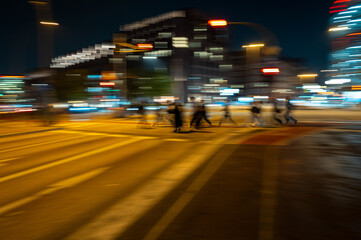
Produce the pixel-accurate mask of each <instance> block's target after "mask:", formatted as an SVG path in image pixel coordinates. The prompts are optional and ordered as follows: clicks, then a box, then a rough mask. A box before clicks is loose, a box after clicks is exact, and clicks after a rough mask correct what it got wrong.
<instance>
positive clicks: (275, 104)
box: [272, 99, 283, 125]
mask: <svg viewBox="0 0 361 240" xmlns="http://www.w3.org/2000/svg"><path fill="white" fill-rule="evenodd" d="M272 104H273V119H274V120H276V121H277V122H278V123H279V125H282V124H283V122H282V120H281V119H280V118H279V115H280V113H281V109H280V108H279V107H278V101H277V99H274V100H273V101H272Z"/></svg>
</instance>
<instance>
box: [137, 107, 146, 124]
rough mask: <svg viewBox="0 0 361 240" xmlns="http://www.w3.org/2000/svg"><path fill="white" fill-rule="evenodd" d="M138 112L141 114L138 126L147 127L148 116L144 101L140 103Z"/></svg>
mask: <svg viewBox="0 0 361 240" xmlns="http://www.w3.org/2000/svg"><path fill="white" fill-rule="evenodd" d="M138 114H139V122H138V125H137V127H140V128H142V127H144V128H145V127H146V125H147V118H146V115H145V114H146V113H145V108H144V103H143V102H142V103H140V104H139V105H138Z"/></svg>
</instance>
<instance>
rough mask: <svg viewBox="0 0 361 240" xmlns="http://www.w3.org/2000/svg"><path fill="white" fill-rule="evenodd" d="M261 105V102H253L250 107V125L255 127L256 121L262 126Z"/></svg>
mask: <svg viewBox="0 0 361 240" xmlns="http://www.w3.org/2000/svg"><path fill="white" fill-rule="evenodd" d="M261 105H262V102H254V103H253V104H252V107H251V109H250V110H251V119H252V120H251V121H252V125H251V126H252V127H255V126H256V125H257V122H258V124H259V125H260V126H263V121H262V118H261V111H262V109H261Z"/></svg>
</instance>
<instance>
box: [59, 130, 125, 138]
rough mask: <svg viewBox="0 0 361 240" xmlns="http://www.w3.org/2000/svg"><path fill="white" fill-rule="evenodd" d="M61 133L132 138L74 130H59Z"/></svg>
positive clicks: (123, 136)
mask: <svg viewBox="0 0 361 240" xmlns="http://www.w3.org/2000/svg"><path fill="white" fill-rule="evenodd" d="M57 132H60V133H71V134H74V133H76V134H83V135H91V136H108V137H121V138H125V137H130V135H123V134H111V133H97V132H82V131H72V130H58V131H57Z"/></svg>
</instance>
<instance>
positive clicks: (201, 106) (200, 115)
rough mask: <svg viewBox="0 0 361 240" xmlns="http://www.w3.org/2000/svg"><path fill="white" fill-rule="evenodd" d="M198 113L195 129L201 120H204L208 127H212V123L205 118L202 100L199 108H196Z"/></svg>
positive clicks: (204, 107) (204, 106) (205, 112)
mask: <svg viewBox="0 0 361 240" xmlns="http://www.w3.org/2000/svg"><path fill="white" fill-rule="evenodd" d="M198 107H199V108H198V111H199V116H198V120H197V123H196V128H199V125H200V123H201V121H202V119H204V120H205V121H206V122H207V123H208V124H209V126H210V127H212V123H211V121H209V119H208V117H207V111H206V105H205V104H204V100H201V102H200V104H199V106H198Z"/></svg>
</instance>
